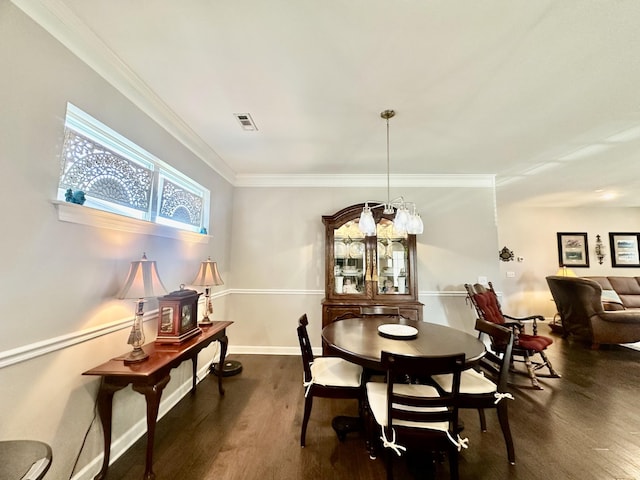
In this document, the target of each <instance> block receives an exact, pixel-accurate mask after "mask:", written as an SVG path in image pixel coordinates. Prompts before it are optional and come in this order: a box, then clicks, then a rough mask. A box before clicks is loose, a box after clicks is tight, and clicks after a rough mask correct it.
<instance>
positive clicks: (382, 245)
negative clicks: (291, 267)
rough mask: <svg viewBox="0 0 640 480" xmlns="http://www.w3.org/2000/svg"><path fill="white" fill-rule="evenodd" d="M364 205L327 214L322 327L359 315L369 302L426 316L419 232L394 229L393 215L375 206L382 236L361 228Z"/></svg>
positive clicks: (408, 314) (405, 313) (411, 315)
mask: <svg viewBox="0 0 640 480" xmlns="http://www.w3.org/2000/svg"><path fill="white" fill-rule="evenodd" d="M363 206H364V204H358V205H352V206H350V207H347V208H344V209H342V210H340V211H339V212H337V213H335V214H334V215H325V216H323V217H322V222H323V223H324V225H325V298H324V300H323V301H322V326H323V327H325V326H326V325H328V324H330V323H331V322H334V321H335V320H338V319H341V318H346V317H349V316H354V315H358V314H359V313H360V307H361V306H365V305H389V306H397V307H399V308H400V314H401V315H402V316H403V317H405V318H409V319H412V320H422V304H421V303H420V302H419V301H418V277H417V271H416V236H415V235H410V234H406V233H403V234H399V233H398V232H396V231H395V230H394V229H393V215H392V214H391V215H388V214H384V213H383V212H382V208H376V209H373V215H374V219H375V221H376V234H375V235H371V236H365V235H364V234H363V233H362V232H360V229H359V228H358V220H359V218H360V213H361V212H362V207H363Z"/></svg>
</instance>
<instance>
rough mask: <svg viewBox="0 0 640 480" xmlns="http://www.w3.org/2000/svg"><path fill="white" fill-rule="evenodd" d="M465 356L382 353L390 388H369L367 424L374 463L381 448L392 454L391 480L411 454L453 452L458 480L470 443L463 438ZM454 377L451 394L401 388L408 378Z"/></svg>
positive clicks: (453, 470)
mask: <svg viewBox="0 0 640 480" xmlns="http://www.w3.org/2000/svg"><path fill="white" fill-rule="evenodd" d="M464 361H465V356H464V354H462V353H461V354H455V355H447V356H411V355H399V354H394V353H390V352H386V351H383V352H382V365H383V367H384V368H385V371H386V375H387V382H386V383H378V382H367V384H366V392H367V395H366V400H367V402H366V404H365V419H366V426H367V436H368V437H369V448H370V452H369V453H370V456H371V458H376V456H377V447H378V444H379V443H380V442H379V441H378V439H377V438H376V437H378V436H379V440H380V441H381V444H382V447H383V448H384V449H385V453H386V455H385V456H386V470H387V479H388V480H392V479H393V458H394V456H402V453H403V452H406V451H407V448H412V449H420V450H421V451H426V452H445V451H446V452H448V454H449V472H450V476H451V478H452V479H454V480H457V479H458V452H459V451H460V449H462V448H467V444H468V440H467V439H462V438H460V436H459V431H460V430H459V425H458V404H457V402H458V395H459V389H460V373H461V371H462V369H463V368H464ZM422 374H426V375H438V374H451V375H452V388H451V392H442V393H441V392H438V390H437V389H436V388H435V387H433V386H431V385H422V384H407V383H396V382H394V379H396V378H403V377H404V376H410V377H416V376H418V375H422Z"/></svg>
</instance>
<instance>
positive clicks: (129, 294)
mask: <svg viewBox="0 0 640 480" xmlns="http://www.w3.org/2000/svg"><path fill="white" fill-rule="evenodd" d="M166 294H167V289H166V288H164V285H163V284H162V280H160V277H159V276H158V269H157V268H156V262H155V261H153V260H147V255H146V254H142V260H138V261H135V262H131V267H130V268H129V275H127V280H126V281H125V283H124V285H123V286H122V289H121V290H120V293H118V298H152V297H158V296H160V295H166Z"/></svg>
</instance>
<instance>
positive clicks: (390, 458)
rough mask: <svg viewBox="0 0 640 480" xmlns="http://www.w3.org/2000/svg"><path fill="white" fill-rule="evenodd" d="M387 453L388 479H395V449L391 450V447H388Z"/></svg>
mask: <svg viewBox="0 0 640 480" xmlns="http://www.w3.org/2000/svg"><path fill="white" fill-rule="evenodd" d="M385 450H386V455H385V457H387V458H386V460H387V462H386V463H387V480H393V455H394V453H393V450H391V449H390V448H386V449H385Z"/></svg>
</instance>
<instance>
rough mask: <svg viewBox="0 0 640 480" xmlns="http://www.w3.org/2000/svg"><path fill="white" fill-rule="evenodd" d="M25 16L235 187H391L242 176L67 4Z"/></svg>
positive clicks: (483, 183) (410, 182) (396, 179)
mask: <svg viewBox="0 0 640 480" xmlns="http://www.w3.org/2000/svg"><path fill="white" fill-rule="evenodd" d="M12 2H13V3H14V4H15V5H16V6H17V7H18V8H20V9H21V10H22V11H23V12H24V13H25V14H27V15H28V16H29V17H30V18H31V19H33V20H34V21H35V22H36V23H37V24H38V25H40V26H41V27H42V28H44V29H45V30H46V31H47V32H49V33H50V34H51V35H52V36H53V37H54V38H55V39H57V40H58V41H59V42H60V43H62V44H63V45H64V46H65V47H67V48H68V49H69V50H70V51H71V52H73V53H74V54H75V55H76V56H77V57H78V58H79V59H80V60H82V61H83V62H84V63H85V64H87V65H88V66H89V67H90V68H92V69H93V70H94V71H95V72H96V73H98V75H100V76H101V77H102V78H104V79H105V80H106V81H107V82H108V83H109V84H111V85H112V86H113V87H114V88H116V89H117V90H118V91H119V92H120V93H122V94H123V95H124V96H125V97H126V98H128V99H129V100H131V102H133V104H135V105H136V106H137V107H138V108H139V109H140V110H142V111H143V112H144V113H146V114H147V115H149V117H151V118H152V119H153V120H154V121H155V122H157V123H158V124H159V125H160V126H161V127H162V128H164V129H165V130H166V131H167V132H169V134H171V135H172V136H173V137H174V138H176V139H177V140H178V141H179V142H180V143H182V144H183V145H184V146H185V147H186V148H188V149H189V150H191V151H192V152H193V153H194V154H195V155H196V156H198V157H199V158H201V159H202V160H203V161H204V162H205V163H207V165H209V166H210V167H211V168H212V169H213V170H214V171H215V172H217V173H218V174H219V175H221V176H222V178H224V179H225V180H226V181H228V182H229V183H230V184H231V185H233V186H236V187H358V186H361V187H372V186H374V187H375V186H386V185H387V176H386V175H237V174H236V173H235V172H234V171H233V170H232V169H231V167H230V166H229V165H227V163H226V162H225V161H224V160H223V159H222V157H220V155H218V153H217V152H216V151H215V150H213V148H211V146H210V145H208V144H207V143H206V142H205V141H204V140H202V138H200V137H199V136H198V135H197V134H196V133H195V132H194V131H193V130H192V129H191V128H190V127H189V125H187V124H186V123H185V122H184V120H182V118H180V117H179V116H178V115H177V114H176V113H175V112H174V111H173V110H171V108H169V106H167V105H166V104H165V103H164V101H163V100H162V99H161V98H160V97H159V96H158V95H157V94H156V93H155V92H154V91H153V90H152V89H151V88H149V86H148V85H147V84H146V83H144V82H143V81H142V79H140V77H138V76H137V75H136V74H135V72H133V71H132V70H131V69H130V68H129V67H128V66H127V64H126V63H125V62H123V61H122V59H120V57H118V56H117V55H116V54H115V53H114V52H113V51H112V50H111V49H109V48H108V47H107V45H106V44H105V43H104V42H103V41H102V40H101V39H100V37H98V36H97V35H96V34H95V33H94V32H93V31H92V30H91V29H90V28H88V27H87V26H86V24H85V23H84V22H83V21H82V20H81V19H80V18H79V17H78V16H77V15H76V14H75V13H74V12H73V11H72V10H71V9H70V8H69V7H67V6H66V5H65V3H64V2H63V1H62V0H40V1H32V0H12ZM390 178H391V180H392V181H393V183H394V185H396V186H398V187H465V188H491V187H493V186H494V182H495V175H492V174H491V175H480V174H478V175H474V174H461V175H456V174H445V175H392V176H391V177H390Z"/></svg>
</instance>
